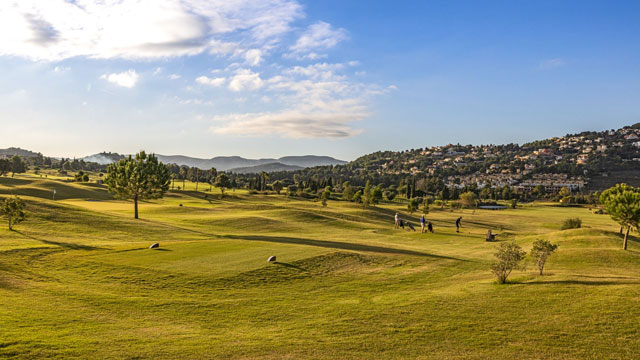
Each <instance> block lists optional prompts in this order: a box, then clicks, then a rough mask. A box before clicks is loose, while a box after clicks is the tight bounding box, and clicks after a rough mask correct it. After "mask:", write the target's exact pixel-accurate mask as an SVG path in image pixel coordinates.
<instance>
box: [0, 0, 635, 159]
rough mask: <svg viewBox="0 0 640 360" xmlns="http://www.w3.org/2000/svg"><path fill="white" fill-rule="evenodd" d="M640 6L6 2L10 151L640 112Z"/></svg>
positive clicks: (343, 143)
mask: <svg viewBox="0 0 640 360" xmlns="http://www.w3.org/2000/svg"><path fill="white" fill-rule="evenodd" d="M639 18H640V2H637V1H621V0H620V1H588V0H581V1H569V0H562V1H557V0H553V1H545V0H535V1H533V0H532V1H525V0H523V1H508V0H505V1H489V0H487V1H470V0H467V1H456V0H443V1H431V0H421V1H403V0H398V1H393V2H389V1H378V0H367V1H364V0H362V1H359V0H350V1H344V0H341V1H334V0H323V1H305V0H237V1H233V0H40V1H38V0H19V1H18V0H3V1H2V2H0V79H1V80H0V148H6V147H10V146H15V147H21V148H24V149H30V150H33V151H38V152H42V153H43V154H45V155H48V156H58V157H60V156H64V157H82V156H86V155H90V154H94V153H98V152H101V151H111V152H118V153H124V154H129V153H135V152H137V151H139V150H146V151H148V152H155V153H159V154H164V155H174V154H181V155H188V156H195V157H202V158H210V157H214V156H225V155H239V156H244V157H249V158H265V157H276V158H277V157H281V156H287V155H307V154H315V155H328V156H333V157H336V158H339V159H344V160H353V159H355V158H357V157H359V156H361V155H364V154H367V153H371V152H375V151H379V150H405V149H415V148H422V147H429V146H436V145H445V144H449V143H454V144H455V143H460V144H502V143H512V142H513V143H524V142H527V141H532V140H537V139H544V138H548V137H553V136H562V135H565V134H567V133H575V132H580V131H585V130H605V129H613V128H619V127H622V126H625V125H631V124H634V123H637V122H640V41H638V39H640V21H638V19H639Z"/></svg>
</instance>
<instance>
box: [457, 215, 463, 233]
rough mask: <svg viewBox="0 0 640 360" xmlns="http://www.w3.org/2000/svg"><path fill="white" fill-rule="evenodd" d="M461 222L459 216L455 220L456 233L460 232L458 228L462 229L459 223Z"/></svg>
mask: <svg viewBox="0 0 640 360" xmlns="http://www.w3.org/2000/svg"><path fill="white" fill-rule="evenodd" d="M461 221H462V216H460V217H459V218H458V219H457V220H456V232H457V233H459V232H460V228H461V227H462V225H460V222H461Z"/></svg>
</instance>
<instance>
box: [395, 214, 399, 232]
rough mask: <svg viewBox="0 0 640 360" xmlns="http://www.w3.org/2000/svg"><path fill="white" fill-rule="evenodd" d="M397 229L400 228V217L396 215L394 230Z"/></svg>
mask: <svg viewBox="0 0 640 360" xmlns="http://www.w3.org/2000/svg"><path fill="white" fill-rule="evenodd" d="M399 227H400V215H398V213H396V226H395V227H394V229H398V228H399Z"/></svg>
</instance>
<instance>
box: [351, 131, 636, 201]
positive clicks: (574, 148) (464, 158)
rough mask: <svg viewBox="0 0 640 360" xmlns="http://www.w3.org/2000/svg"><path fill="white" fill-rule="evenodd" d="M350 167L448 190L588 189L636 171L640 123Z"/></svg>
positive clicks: (383, 155)
mask: <svg viewBox="0 0 640 360" xmlns="http://www.w3.org/2000/svg"><path fill="white" fill-rule="evenodd" d="M354 163H356V164H358V168H357V169H356V170H359V171H371V170H373V171H375V173H376V174H377V175H378V176H380V177H388V176H392V177H418V178H419V177H438V178H441V179H443V181H444V182H445V184H446V185H447V186H448V187H456V188H460V189H462V188H464V187H468V186H477V187H478V188H483V187H486V186H490V187H492V188H501V187H504V186H510V187H512V188H513V189H515V190H517V191H529V190H532V189H533V188H535V187H537V186H543V187H544V188H545V190H546V191H547V192H557V191H559V190H560V189H561V188H563V187H566V188H568V189H570V190H572V191H579V190H583V189H584V188H587V187H588V185H589V179H590V177H593V176H604V177H606V176H608V175H609V173H610V172H615V171H620V170H640V124H636V125H633V126H628V127H624V128H621V129H618V130H609V131H601V132H583V133H580V134H574V135H566V136H563V137H555V138H551V139H548V140H542V141H536V142H532V143H527V144H523V145H517V144H507V145H479V146H473V145H466V146H462V145H459V144H457V145H453V144H449V145H445V146H435V147H429V148H424V149H411V150H407V151H402V152H378V153H374V154H371V155H367V156H364V157H362V158H360V159H358V160H356V161H355V162H354Z"/></svg>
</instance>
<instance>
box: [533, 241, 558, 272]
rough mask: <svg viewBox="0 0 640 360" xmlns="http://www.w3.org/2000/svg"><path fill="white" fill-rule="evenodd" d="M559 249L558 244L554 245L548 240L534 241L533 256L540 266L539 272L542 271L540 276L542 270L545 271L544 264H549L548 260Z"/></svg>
mask: <svg viewBox="0 0 640 360" xmlns="http://www.w3.org/2000/svg"><path fill="white" fill-rule="evenodd" d="M557 249H558V245H557V244H552V243H550V242H549V241H547V240H540V239H538V240H536V241H534V243H533V248H532V249H531V256H533V257H534V258H535V259H536V265H537V266H538V270H540V275H542V270H543V269H544V264H546V262H547V258H548V257H549V256H550V255H551V254H553V253H554V252H555V251H556V250H557Z"/></svg>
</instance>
